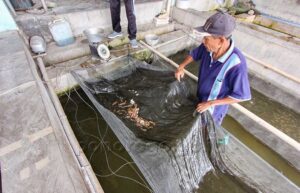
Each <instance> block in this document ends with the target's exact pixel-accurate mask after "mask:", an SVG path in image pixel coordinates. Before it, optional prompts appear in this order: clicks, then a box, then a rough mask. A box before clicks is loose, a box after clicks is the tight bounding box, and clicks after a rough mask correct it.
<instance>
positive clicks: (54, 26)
mask: <svg viewBox="0 0 300 193" xmlns="http://www.w3.org/2000/svg"><path fill="white" fill-rule="evenodd" d="M48 26H49V30H50V32H51V35H52V37H53V39H54V41H55V42H56V44H57V45H58V46H66V45H69V44H72V43H74V41H75V38H74V35H73V32H72V29H71V26H70V24H69V23H68V22H67V21H66V20H64V19H57V20H54V21H53V22H50V23H49V24H48Z"/></svg>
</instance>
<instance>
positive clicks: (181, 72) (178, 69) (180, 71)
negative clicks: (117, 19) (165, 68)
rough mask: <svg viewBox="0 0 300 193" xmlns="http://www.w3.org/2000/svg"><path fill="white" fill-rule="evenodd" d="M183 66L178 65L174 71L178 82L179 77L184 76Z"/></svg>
mask: <svg viewBox="0 0 300 193" xmlns="http://www.w3.org/2000/svg"><path fill="white" fill-rule="evenodd" d="M183 69H184V68H182V67H180V66H179V67H178V68H177V70H176V72H175V78H176V79H177V80H178V81H179V82H180V79H181V78H183V77H184V71H183Z"/></svg>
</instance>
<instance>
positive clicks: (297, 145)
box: [140, 41, 300, 151]
mask: <svg viewBox="0 0 300 193" xmlns="http://www.w3.org/2000/svg"><path fill="white" fill-rule="evenodd" d="M140 43H141V44H142V45H143V46H145V47H146V48H148V49H149V50H151V51H153V52H154V53H155V54H157V55H158V56H160V57H161V58H162V59H164V60H165V61H167V62H169V63H170V64H172V65H173V66H174V67H176V68H178V66H179V65H178V64H177V63H175V62H174V61H172V60H171V59H169V58H167V57H166V56H164V55H163V54H162V53H160V52H158V51H157V50H155V49H154V48H153V47H151V46H149V45H147V44H146V43H145V42H143V41H140ZM184 73H185V74H187V75H188V76H189V77H191V78H192V79H194V80H196V81H198V77H196V76H195V75H194V74H192V73H190V72H189V71H187V70H184ZM232 107H233V108H235V109H237V110H239V111H240V112H242V113H244V114H245V115H247V116H248V117H249V118H251V119H252V120H254V121H255V122H257V123H258V124H260V125H261V126H263V127H264V128H266V129H267V130H269V131H270V132H272V133H273V134H275V135H276V136H278V137H279V138H280V139H282V140H283V141H285V142H286V143H288V144H289V145H291V146H292V147H294V148H295V149H296V150H298V151H300V143H298V142H297V141H295V140H294V139H292V138H291V137H290V136H288V135H286V134H285V133H283V132H281V131H280V130H278V129H277V128H276V127H274V126H272V125H270V124H269V123H267V122H266V121H265V120H263V119H261V118H260V117H258V116H256V115H255V114H253V113H252V112H251V111H249V110H247V109H246V108H244V107H242V106H241V105H239V104H237V103H236V104H232Z"/></svg>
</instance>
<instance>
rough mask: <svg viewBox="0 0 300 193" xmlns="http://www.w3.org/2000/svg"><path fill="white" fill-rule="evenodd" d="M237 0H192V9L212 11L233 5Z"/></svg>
mask: <svg viewBox="0 0 300 193" xmlns="http://www.w3.org/2000/svg"><path fill="white" fill-rule="evenodd" d="M234 1H235V0H190V9H194V10H197V11H211V10H215V9H216V8H218V7H227V6H229V5H232V4H233V2H234Z"/></svg>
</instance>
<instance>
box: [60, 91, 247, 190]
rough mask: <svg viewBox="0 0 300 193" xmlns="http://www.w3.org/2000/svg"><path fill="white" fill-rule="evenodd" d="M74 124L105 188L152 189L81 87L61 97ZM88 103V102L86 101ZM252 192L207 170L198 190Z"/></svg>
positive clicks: (229, 178)
mask: <svg viewBox="0 0 300 193" xmlns="http://www.w3.org/2000/svg"><path fill="white" fill-rule="evenodd" d="M60 101H61V103H62V106H63V107H64V110H65V113H66V115H67V117H68V119H69V122H70V124H71V127H72V128H73V131H74V133H75V135H76V137H77V139H78V141H79V143H80V145H81V147H82V149H83V151H84V153H85V155H86V157H87V158H88V159H89V161H90V163H91V165H92V168H93V170H94V172H95V173H96V175H97V177H98V179H99V181H100V184H101V186H102V187H103V189H104V191H105V192H109V193H119V192H120V190H126V192H132V193H134V192H137V193H141V192H144V193H146V192H151V190H150V188H149V186H148V184H147V183H146V182H145V179H144V178H143V176H142V174H141V172H140V171H139V170H138V168H137V166H136V165H135V163H134V162H133V160H132V159H131V157H130V156H129V155H128V153H127V152H126V150H125V148H124V147H123V146H122V144H121V143H120V142H119V140H118V139H117V137H116V136H115V135H114V133H113V132H112V130H111V129H110V128H109V127H108V125H107V124H106V123H105V121H104V120H103V119H102V117H101V115H100V114H99V113H98V112H97V110H95V109H96V108H95V107H94V106H93V104H92V103H91V102H90V101H89V99H88V97H87V96H86V95H85V93H84V92H83V91H82V90H81V89H80V90H78V91H75V92H72V93H68V94H67V95H64V96H62V97H60ZM87 104H88V105H87ZM220 190H222V192H223V193H250V192H253V191H251V190H249V188H247V187H246V186H244V185H242V183H240V182H239V181H237V180H236V179H234V178H233V177H232V176H229V175H226V174H222V173H221V172H218V171H216V173H215V174H214V173H212V172H210V173H208V174H207V175H206V176H205V177H204V179H203V181H202V182H201V183H200V188H199V190H198V191H197V192H198V193H215V192H216V193H217V192H220Z"/></svg>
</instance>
